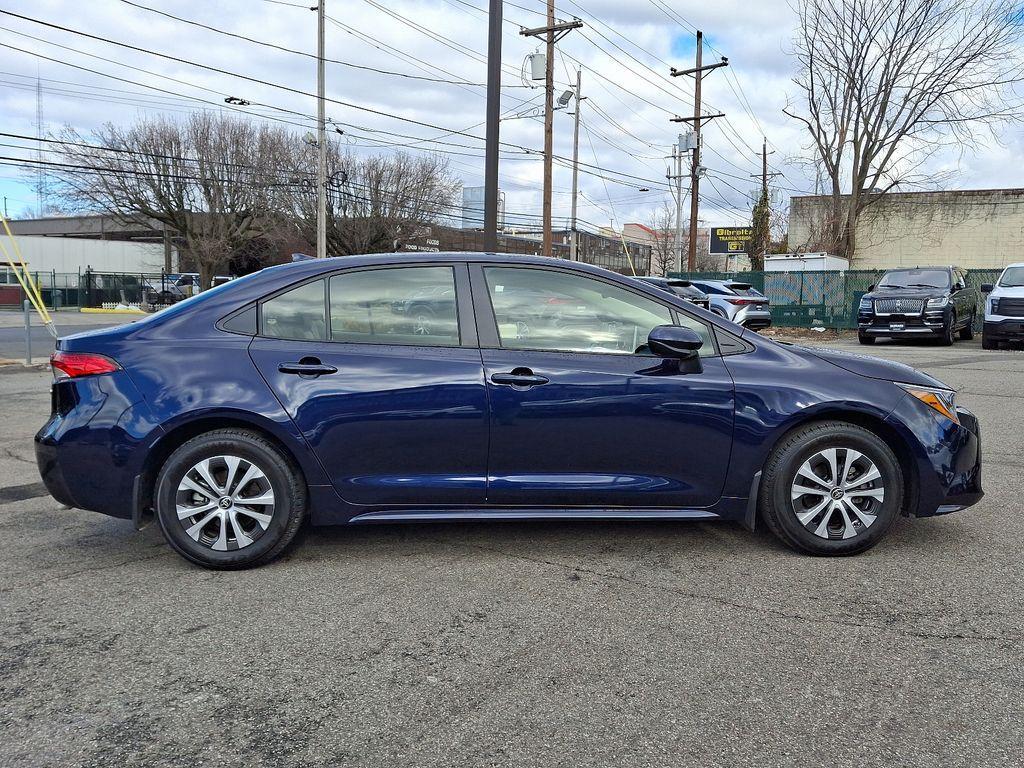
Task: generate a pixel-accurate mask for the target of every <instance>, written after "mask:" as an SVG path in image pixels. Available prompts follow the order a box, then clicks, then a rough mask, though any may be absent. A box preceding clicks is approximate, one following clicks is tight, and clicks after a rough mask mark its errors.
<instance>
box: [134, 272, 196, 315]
mask: <svg viewBox="0 0 1024 768" xmlns="http://www.w3.org/2000/svg"><path fill="white" fill-rule="evenodd" d="M184 298H186V295H185V291H183V290H182V289H181V287H180V286H178V285H176V284H175V281H173V280H169V279H167V280H162V281H161V280H146V281H145V282H144V283H143V284H142V304H143V306H145V307H146V309H148V310H149V311H151V312H153V311H156V310H157V309H159V308H161V307H167V306H170V305H171V304H176V303H177V302H179V301H181V300H182V299H184Z"/></svg>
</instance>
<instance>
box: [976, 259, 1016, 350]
mask: <svg viewBox="0 0 1024 768" xmlns="http://www.w3.org/2000/svg"><path fill="white" fill-rule="evenodd" d="M981 290H982V292H983V293H985V294H987V298H986V300H985V324H984V326H982V330H981V346H982V347H983V348H984V349H997V348H998V347H999V342H1001V341H1024V263H1020V264H1011V265H1010V266H1008V267H1007V268H1006V269H1004V270H1003V273H1002V274H1001V275H999V280H997V281H996V283H995V285H992V284H991V283H985V284H984V285H982V286H981Z"/></svg>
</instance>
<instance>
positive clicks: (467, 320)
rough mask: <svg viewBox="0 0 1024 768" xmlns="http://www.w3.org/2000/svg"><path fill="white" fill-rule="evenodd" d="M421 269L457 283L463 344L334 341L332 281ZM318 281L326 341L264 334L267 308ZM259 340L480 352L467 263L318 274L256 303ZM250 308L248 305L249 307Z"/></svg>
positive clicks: (382, 266) (417, 264)
mask: <svg viewBox="0 0 1024 768" xmlns="http://www.w3.org/2000/svg"><path fill="white" fill-rule="evenodd" d="M418 267H446V268H448V269H450V270H451V271H452V277H453V282H454V286H455V315H456V321H457V324H458V325H457V327H458V329H459V343H458V344H452V345H444V346H438V345H433V344H402V343H396V342H392V343H388V342H385V341H342V340H338V341H336V340H335V339H333V338H332V333H333V331H332V329H331V296H330V292H331V278H334V277H339V276H342V275H349V274H355V273H356V272H370V271H379V270H383V269H409V268H418ZM316 280H323V281H324V312H325V318H326V325H327V338H326V339H282V338H279V337H277V336H267V335H266V334H265V333H264V332H263V305H264V304H265V303H266V302H268V301H271V300H272V299H275V298H277V297H278V296H280V295H281V294H284V293H287V292H288V291H291V290H294V289H296V288H301V287H302V286H304V285H306V284H307V283H312V282H315V281H316ZM255 303H256V338H260V339H270V340H271V341H296V342H304V343H323V344H358V345H360V346H364V347H373V346H377V347H382V346H383V347H408V348H410V349H464V348H466V347H469V348H473V349H475V348H477V347H478V346H479V345H478V343H477V328H476V323H475V322H474V316H473V305H472V296H471V291H470V286H469V275H468V267H467V265H466V263H465V262H458V261H425V262H420V261H417V262H402V263H399V264H365V265H362V266H358V267H342V268H340V269H332V270H325V271H323V272H318V273H316V274H315V275H309V276H308V277H306V278H305V279H303V280H297V281H296V282H294V283H289V284H288V285H286V286H283V287H281V288H278V289H277V290H276V291H273V292H272V293H268V294H267V295H266V296H261V297H260V298H259V299H257V300H256V302H255ZM246 306H248V305H246Z"/></svg>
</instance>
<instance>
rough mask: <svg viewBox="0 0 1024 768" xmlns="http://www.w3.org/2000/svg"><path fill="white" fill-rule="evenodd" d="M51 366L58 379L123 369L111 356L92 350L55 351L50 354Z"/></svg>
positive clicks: (54, 376)
mask: <svg viewBox="0 0 1024 768" xmlns="http://www.w3.org/2000/svg"><path fill="white" fill-rule="evenodd" d="M50 367H51V368H52V369H53V378H54V379H56V380H58V381H60V380H61V379H76V378H78V377H79V376H95V375H97V374H101V373H113V372H114V371H119V370H121V366H120V365H118V364H117V363H115V362H114V361H113V360H111V359H110V358H109V357H106V356H104V355H97V354H93V353H91V352H54V353H53V354H52V355H50Z"/></svg>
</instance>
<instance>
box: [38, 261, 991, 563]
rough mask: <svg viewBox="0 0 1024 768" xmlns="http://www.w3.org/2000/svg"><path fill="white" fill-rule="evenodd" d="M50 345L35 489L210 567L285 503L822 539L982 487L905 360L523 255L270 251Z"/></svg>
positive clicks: (266, 525)
mask: <svg viewBox="0 0 1024 768" xmlns="http://www.w3.org/2000/svg"><path fill="white" fill-rule="evenodd" d="M414 290H420V291H423V292H424V293H429V292H430V291H438V292H440V293H442V294H443V293H445V292H446V291H449V290H451V291H453V292H454V295H455V297H456V301H455V303H454V304H453V305H451V306H450V307H449V308H448V310H447V312H446V315H445V316H444V317H443V318H442V317H437V318H435V320H436V325H435V326H434V330H433V331H432V332H431V333H430V334H429V335H422V334H416V333H413V332H410V329H409V326H408V322H407V321H406V318H404V317H403V316H402V315H401V314H397V315H396V314H394V313H392V312H391V311H390V307H391V306H392V304H393V302H394V301H395V300H396V299H398V298H399V297H400V296H404V295H410V294H411V293H412V292H413V291H414ZM509 297H511V298H510V300H507V299H509ZM552 299H553V300H555V302H556V303H555V304H553V305H549V304H548V301H549V300H552ZM566 300H569V301H571V307H572V317H574V318H576V321H574V322H572V323H568V324H567V323H565V322H563V316H561V315H559V314H558V313H552V312H550V307H551V306H554V307H564V306H566V305H565V303H564V302H565V301H566ZM527 303H529V304H531V305H533V306H532V307H531V309H532V312H531V318H532V319H531V322H532V323H534V325H533V326H532V327H531V328H530V332H529V333H526V334H523V333H521V329H520V327H519V325H518V323H519V321H520V318H521V316H522V315H521V313H522V312H523V310H524V308H525V307H526V304H527ZM442 321H443V322H442ZM52 366H53V373H54V383H53V390H52V413H51V416H50V418H49V420H48V421H47V422H46V424H45V425H44V426H43V427H42V429H41V430H40V431H39V433H38V435H37V436H36V457H37V460H38V464H39V470H40V473H41V475H42V478H43V482H44V483H45V484H46V487H47V488H48V489H49V491H50V493H51V494H53V496H54V498H56V499H57V500H58V501H59V502H61V503H63V504H66V505H69V506H72V507H78V508H81V509H88V510H95V511H97V512H102V513H104V514H107V515H112V516H114V517H121V518H129V519H132V520H134V521H135V523H136V525H137V526H142V525H144V524H145V523H146V522H147V521H148V520H149V519H151V517H152V516H154V515H155V519H156V521H157V522H158V524H159V526H160V528H161V530H162V531H163V534H164V536H165V537H166V539H167V541H168V542H169V544H170V546H171V547H173V548H174V549H175V550H176V551H177V552H179V553H180V554H181V555H183V556H184V557H186V558H188V559H189V560H191V561H193V562H195V563H199V564H202V565H204V566H208V567H211V568H238V567H243V566H249V565H254V564H258V563H264V562H267V561H269V560H271V559H272V558H274V557H275V556H277V555H278V554H280V553H281V552H282V551H283V550H284V549H285V547H287V546H288V544H289V542H291V540H292V539H293V537H294V536H295V534H296V532H297V531H298V530H299V527H300V526H301V525H302V524H303V521H304V520H306V519H307V518H308V519H310V520H311V521H312V522H313V523H315V524H321V525H330V524H347V525H359V524H367V523H378V522H409V521H424V520H489V521H494V520H530V519H551V518H557V519H572V520H582V519H599V520H609V519H613V520H666V519H671V520H680V519H695V520H732V521H737V522H740V523H742V524H743V525H745V526H746V527H747V528H750V529H753V528H754V526H755V524H756V521H757V520H759V519H760V520H762V521H763V522H764V523H765V524H767V525H768V527H769V528H770V529H771V530H772V531H773V532H774V533H775V534H776V535H777V536H779V537H780V538H781V539H782V540H783V541H784V542H786V543H787V544H788V545H790V546H792V547H795V548H797V549H800V550H803V551H805V552H810V553H814V554H819V555H846V554H852V553H856V552H860V551H863V550H865V549H867V548H869V547H871V546H873V545H874V544H875V543H877V542H878V541H879V540H880V539H881V538H882V537H883V535H884V534H885V532H886V530H887V529H888V528H889V525H890V524H891V523H892V521H893V520H894V519H895V518H896V517H897V516H899V515H901V514H906V515H915V516H918V517H926V516H929V515H936V514H944V513H947V512H953V511H956V510H959V509H963V508H965V507H968V506H970V505H972V504H974V503H975V502H977V501H978V500H979V499H980V498H981V497H982V487H981V449H980V436H979V429H978V421H977V419H976V418H975V417H974V416H973V415H972V414H971V413H970V412H969V411H967V410H965V409H963V408H959V407H958V406H957V404H956V394H955V392H954V391H953V390H951V389H950V388H949V387H947V386H946V385H944V384H942V383H941V382H940V381H937V380H936V379H934V378H932V377H931V376H928V375H925V374H924V373H920V372H918V371H915V370H913V369H912V368H910V367H908V366H905V365H901V364H898V363H893V362H888V361H884V360H875V359H871V358H867V357H863V356H860V355H849V354H842V353H839V352H831V351H827V350H823V349H805V348H801V347H798V346H790V345H784V344H779V343H776V342H774V341H771V340H770V339H766V338H762V337H759V336H758V335H757V334H756V333H753V332H751V331H750V330H748V329H745V328H743V327H742V326H740V325H737V324H735V323H732V322H729V321H728V320H725V319H724V318H722V317H720V316H719V315H717V314H714V313H711V312H706V311H704V310H702V309H700V308H699V307H696V306H694V305H693V304H692V303H690V302H688V301H685V300H683V299H682V298H680V297H678V296H674V295H672V294H669V293H667V292H665V291H662V290H660V289H658V288H655V287H654V286H652V285H649V284H645V283H640V282H637V281H635V280H632V279H630V278H627V277H623V276H621V275H617V274H614V273H612V272H609V271H606V270H603V269H600V268H597V267H593V266H589V265H583V264H576V263H569V262H561V261H554V260H551V259H543V258H538V257H526V256H515V257H507V256H501V255H485V254H472V253H471V254H465V253H441V254H376V255H372V256H350V257H346V258H342V259H318V260H315V261H304V262H297V263H293V264H286V265H281V266H275V267H270V268H267V269H264V270H262V271H260V272H258V273H255V274H252V275H248V276H246V277H242V278H239V279H237V280H234V281H232V282H230V283H227V284H225V285H222V286H220V287H218V288H213V289H211V290H209V291H204V292H203V293H201V294H199V295H197V296H194V297H192V298H190V299H186V300H185V301H182V302H180V303H178V304H175V305H174V306H172V307H168V308H167V309H165V310H164V311H163V312H160V313H158V314H155V315H149V316H147V317H145V318H143V319H141V320H139V321H137V322H135V323H131V324H129V325H124V326H120V327H117V328H111V329H102V330H94V331H90V332H88V333H82V334H76V335H73V336H68V337H64V338H61V339H60V340H59V341H58V342H57V351H56V353H55V354H54V356H53V358H52ZM495 535H496V536H497V535H500V534H498V533H497V532H495Z"/></svg>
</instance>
